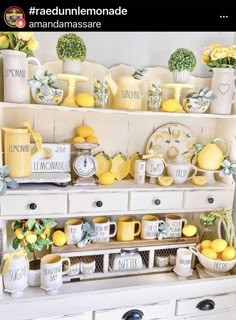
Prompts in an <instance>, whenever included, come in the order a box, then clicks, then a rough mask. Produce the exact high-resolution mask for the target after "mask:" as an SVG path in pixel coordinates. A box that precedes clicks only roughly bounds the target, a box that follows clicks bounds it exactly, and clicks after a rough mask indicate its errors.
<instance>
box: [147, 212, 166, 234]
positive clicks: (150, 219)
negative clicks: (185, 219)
mask: <svg viewBox="0 0 236 320" xmlns="http://www.w3.org/2000/svg"><path fill="white" fill-rule="evenodd" d="M159 224H165V222H164V221H162V220H159V218H157V217H156V216H152V215H146V216H143V217H142V227H141V238H142V239H146V240H151V239H157V236H158V228H159Z"/></svg>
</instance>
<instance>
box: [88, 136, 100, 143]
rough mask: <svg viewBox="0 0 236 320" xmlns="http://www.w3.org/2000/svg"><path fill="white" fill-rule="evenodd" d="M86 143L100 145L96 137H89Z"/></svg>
mask: <svg viewBox="0 0 236 320" xmlns="http://www.w3.org/2000/svg"><path fill="white" fill-rule="evenodd" d="M85 141H86V142H91V143H97V144H98V143H99V142H98V139H97V137H95V136H89V137H87V138H86V139H85Z"/></svg>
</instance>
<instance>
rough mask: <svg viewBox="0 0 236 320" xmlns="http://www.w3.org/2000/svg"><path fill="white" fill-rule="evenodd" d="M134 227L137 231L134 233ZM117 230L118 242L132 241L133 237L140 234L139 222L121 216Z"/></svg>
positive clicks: (132, 218)
mask: <svg viewBox="0 0 236 320" xmlns="http://www.w3.org/2000/svg"><path fill="white" fill-rule="evenodd" d="M136 225H137V226H138V230H137V231H136V232H135V226H136ZM117 229H118V230H117V240H118V241H130V240H134V237H135V236H138V235H139V234H140V232H141V222H140V221H136V220H135V218H134V217H129V216H123V217H120V218H119V219H118V227H117Z"/></svg>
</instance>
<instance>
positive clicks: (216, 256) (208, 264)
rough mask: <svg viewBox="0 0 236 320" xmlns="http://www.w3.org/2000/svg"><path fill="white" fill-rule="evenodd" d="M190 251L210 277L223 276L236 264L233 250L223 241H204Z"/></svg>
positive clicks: (235, 254)
mask: <svg viewBox="0 0 236 320" xmlns="http://www.w3.org/2000/svg"><path fill="white" fill-rule="evenodd" d="M191 251H192V252H193V254H195V255H196V256H197V257H198V260H199V262H200V264H201V265H202V266H203V267H204V271H205V272H206V273H207V274H208V275H210V276H219V275H224V274H225V273H226V272H227V271H230V270H231V269H232V268H233V267H234V266H235V264H236V251H235V248H234V247H232V246H228V244H227V242H226V241H225V240H224V239H215V240H212V241H211V240H204V241H202V242H201V243H200V244H199V245H197V247H196V248H193V247H192V248H191Z"/></svg>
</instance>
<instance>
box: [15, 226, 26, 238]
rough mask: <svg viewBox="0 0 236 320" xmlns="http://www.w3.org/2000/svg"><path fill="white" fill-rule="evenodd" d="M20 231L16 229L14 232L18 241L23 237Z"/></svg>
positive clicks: (20, 229)
mask: <svg viewBox="0 0 236 320" xmlns="http://www.w3.org/2000/svg"><path fill="white" fill-rule="evenodd" d="M22 231H23V229H22V228H17V229H16V230H15V235H16V237H17V238H18V239H20V240H21V239H23V238H24V235H23V233H22Z"/></svg>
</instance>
